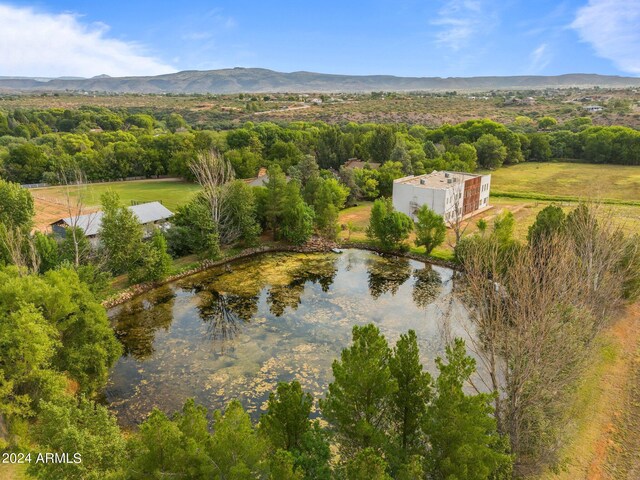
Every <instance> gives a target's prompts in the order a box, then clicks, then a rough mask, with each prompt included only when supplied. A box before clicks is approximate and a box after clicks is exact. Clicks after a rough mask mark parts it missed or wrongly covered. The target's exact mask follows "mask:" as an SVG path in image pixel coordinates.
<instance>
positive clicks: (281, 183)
mask: <svg viewBox="0 0 640 480" xmlns="http://www.w3.org/2000/svg"><path fill="white" fill-rule="evenodd" d="M268 175H269V181H268V182H267V183H266V185H265V186H266V187H267V192H266V195H265V196H264V199H263V201H264V204H263V205H262V208H263V212H264V217H265V220H266V224H267V228H269V229H270V230H271V232H272V233H273V238H274V240H275V239H277V238H278V237H279V233H280V230H279V226H280V223H281V221H282V216H283V212H284V209H285V206H286V200H287V199H286V196H285V190H286V188H287V178H286V177H285V175H284V173H283V172H282V169H281V168H280V167H279V166H278V165H273V166H272V167H271V168H269V173H268Z"/></svg>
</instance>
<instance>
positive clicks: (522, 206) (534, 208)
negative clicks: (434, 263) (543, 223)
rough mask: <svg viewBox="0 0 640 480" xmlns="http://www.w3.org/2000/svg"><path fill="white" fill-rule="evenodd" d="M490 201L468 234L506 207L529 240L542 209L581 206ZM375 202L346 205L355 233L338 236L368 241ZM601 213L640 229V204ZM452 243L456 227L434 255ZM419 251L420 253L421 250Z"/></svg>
mask: <svg viewBox="0 0 640 480" xmlns="http://www.w3.org/2000/svg"><path fill="white" fill-rule="evenodd" d="M489 203H490V204H491V206H492V207H493V208H491V209H489V210H486V211H484V212H482V213H480V214H478V215H476V216H475V217H473V218H471V219H469V220H468V221H467V222H466V224H467V226H466V229H465V231H464V234H465V235H469V234H472V233H474V232H477V230H478V228H477V227H476V222H477V221H478V220H480V219H481V218H483V219H485V220H486V221H487V223H488V229H489V230H491V229H492V228H493V221H494V219H495V217H496V215H497V214H499V213H501V212H502V211H505V210H506V211H510V212H512V213H513V215H514V216H515V219H516V226H515V231H514V236H515V238H517V239H518V240H521V241H526V238H527V233H528V231H529V226H530V225H531V224H532V223H533V222H534V221H535V218H536V215H538V213H539V212H540V210H542V209H543V208H545V207H546V206H548V205H551V204H552V203H553V204H555V205H560V206H561V207H562V208H563V209H564V210H565V212H566V213H569V212H570V211H571V210H572V209H573V208H575V207H576V205H577V203H575V202H551V201H546V200H545V201H541V200H534V199H527V198H510V197H491V198H490V201H489ZM372 205H373V203H372V202H362V203H361V204H360V205H358V206H356V207H350V208H346V209H344V210H342V211H341V212H340V217H339V223H340V225H343V226H349V225H350V226H351V232H349V229H348V228H345V229H343V230H341V231H340V234H339V236H338V238H339V239H340V240H347V239H350V240H351V241H354V242H365V241H368V239H367V236H366V233H365V231H366V228H367V225H368V224H369V215H370V212H371V206H372ZM601 212H602V213H601V215H603V216H606V217H609V218H612V219H613V220H614V221H615V222H616V223H617V224H618V225H619V226H620V227H621V228H622V229H623V230H624V231H625V233H627V234H634V233H637V232H639V231H640V206H633V205H602V206H601ZM343 228H344V227H343ZM413 239H414V235H413V234H412V235H411V237H410V238H409V243H410V245H411V246H412V247H413ZM452 245H455V234H454V232H453V230H451V229H447V239H446V240H445V242H444V243H443V244H442V245H441V246H440V247H438V248H436V249H435V250H434V251H433V252H432V255H433V256H435V257H438V258H445V259H446V258H450V257H451V255H452V254H453V247H452ZM412 250H415V248H412ZM422 250H424V249H422ZM415 251H416V252H418V251H420V250H415Z"/></svg>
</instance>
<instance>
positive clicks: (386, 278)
mask: <svg viewBox="0 0 640 480" xmlns="http://www.w3.org/2000/svg"><path fill="white" fill-rule="evenodd" d="M367 273H368V275H369V293H370V294H371V296H372V297H373V298H376V299H377V298H378V297H380V296H381V295H383V294H385V293H387V292H390V293H391V295H395V294H396V293H397V291H398V288H400V286H401V285H402V284H403V283H404V282H406V281H407V280H408V279H409V277H411V264H410V263H409V260H408V259H406V258H401V257H381V256H376V257H373V258H371V259H370V260H369V261H368V262H367Z"/></svg>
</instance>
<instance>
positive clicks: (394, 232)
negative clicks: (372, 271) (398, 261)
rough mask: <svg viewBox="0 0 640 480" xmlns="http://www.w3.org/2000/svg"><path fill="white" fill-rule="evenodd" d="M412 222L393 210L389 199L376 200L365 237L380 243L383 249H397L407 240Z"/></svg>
mask: <svg viewBox="0 0 640 480" xmlns="http://www.w3.org/2000/svg"><path fill="white" fill-rule="evenodd" d="M411 230H413V222H412V221H411V219H410V218H409V217H408V216H407V215H405V214H404V213H401V212H397V211H396V210H394V208H393V204H392V203H391V199H389V198H386V199H378V200H376V201H375V202H374V204H373V207H372V208H371V216H370V218H369V226H368V227H367V236H368V237H369V238H372V239H375V240H377V241H378V242H380V245H381V246H382V247H383V248H385V249H389V250H391V249H397V248H400V247H401V246H402V243H403V242H404V241H405V240H406V239H407V238H409V233H411Z"/></svg>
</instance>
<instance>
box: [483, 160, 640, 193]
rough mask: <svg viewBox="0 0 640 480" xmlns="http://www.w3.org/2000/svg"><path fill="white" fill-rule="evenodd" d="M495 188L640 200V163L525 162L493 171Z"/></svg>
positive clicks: (501, 191)
mask: <svg viewBox="0 0 640 480" xmlns="http://www.w3.org/2000/svg"><path fill="white" fill-rule="evenodd" d="M491 192H492V193H494V192H495V193H505V194H508V193H514V194H542V195H553V196H560V197H576V198H578V199H592V200H605V199H612V200H623V201H630V202H640V167H637V166H625V165H592V164H584V163H561V162H559V163H521V164H519V165H513V166H509V167H502V168H500V169H498V170H496V171H494V172H491Z"/></svg>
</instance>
